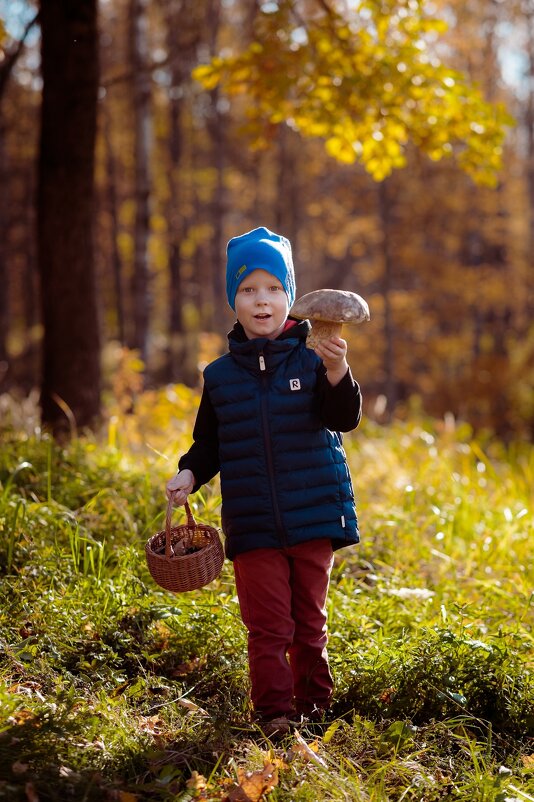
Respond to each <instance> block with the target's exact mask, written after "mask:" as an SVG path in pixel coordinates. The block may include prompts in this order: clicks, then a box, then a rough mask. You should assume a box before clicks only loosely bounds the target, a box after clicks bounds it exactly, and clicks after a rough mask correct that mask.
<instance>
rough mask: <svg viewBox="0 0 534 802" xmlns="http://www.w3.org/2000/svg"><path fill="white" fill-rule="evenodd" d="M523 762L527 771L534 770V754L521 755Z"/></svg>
mask: <svg viewBox="0 0 534 802" xmlns="http://www.w3.org/2000/svg"><path fill="white" fill-rule="evenodd" d="M521 762H522V764H523V766H524V767H525V768H526V769H534V754H533V755H521Z"/></svg>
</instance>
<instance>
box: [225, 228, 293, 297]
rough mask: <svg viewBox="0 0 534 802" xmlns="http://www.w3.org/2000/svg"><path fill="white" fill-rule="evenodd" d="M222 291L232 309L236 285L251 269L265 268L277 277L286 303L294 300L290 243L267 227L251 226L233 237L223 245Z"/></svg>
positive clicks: (237, 285)
mask: <svg viewBox="0 0 534 802" xmlns="http://www.w3.org/2000/svg"><path fill="white" fill-rule="evenodd" d="M226 257H227V258H226V295H227V296H228V303H229V304H230V306H231V307H232V309H233V310H234V311H235V296H236V292H237V288H238V287H239V285H240V284H241V282H242V281H243V279H244V278H245V276H248V275H249V273H252V271H253V270H258V269H261V270H266V271H267V272H268V273H271V274H272V275H273V276H276V278H277V279H279V281H280V283H281V285H282V287H283V288H284V290H285V291H286V295H287V300H288V303H289V306H290V307H291V306H292V305H293V301H294V300H295V271H294V269H293V259H292V256H291V243H290V242H289V240H288V239H286V238H285V237H282V236H281V235H280V234H274V233H273V232H272V231H269V229H268V228H263V227H262V228H255V229H254V230H253V231H248V232H247V233H246V234H242V235H241V236H240V237H233V238H232V239H231V240H230V241H229V243H228V245H227V246H226Z"/></svg>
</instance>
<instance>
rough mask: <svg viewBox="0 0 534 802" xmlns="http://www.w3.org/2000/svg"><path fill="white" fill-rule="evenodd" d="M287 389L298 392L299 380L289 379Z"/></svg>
mask: <svg viewBox="0 0 534 802" xmlns="http://www.w3.org/2000/svg"><path fill="white" fill-rule="evenodd" d="M289 389H290V390H300V379H290V380H289Z"/></svg>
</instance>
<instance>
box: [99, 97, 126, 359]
mask: <svg viewBox="0 0 534 802" xmlns="http://www.w3.org/2000/svg"><path fill="white" fill-rule="evenodd" d="M103 121H104V126H103V127H104V144H105V149H106V196H107V204H108V211H109V218H110V223H111V232H110V250H111V253H110V260H111V265H112V271H113V288H114V292H115V314H116V320H117V323H116V326H117V331H116V336H117V339H118V340H119V342H120V343H121V345H124V344H125V341H126V334H125V320H124V318H125V315H124V300H123V291H122V290H123V279H122V260H121V255H120V253H119V245H118V238H119V221H118V211H117V209H118V203H117V170H116V167H115V155H114V153H113V141H112V137H111V121H110V119H109V114H108V113H107V112H106V110H105V109H104V111H103Z"/></svg>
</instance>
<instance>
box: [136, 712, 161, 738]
mask: <svg viewBox="0 0 534 802" xmlns="http://www.w3.org/2000/svg"><path fill="white" fill-rule="evenodd" d="M164 728H165V722H164V721H163V720H162V719H161V718H160V717H159V716H158V715H157V714H156V715H155V716H139V729H140V730H141V732H148V733H149V734H150V735H160V734H161V732H162V731H163V729H164Z"/></svg>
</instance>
